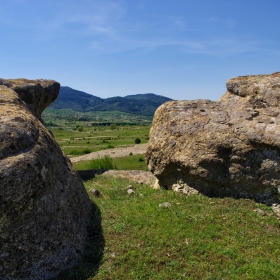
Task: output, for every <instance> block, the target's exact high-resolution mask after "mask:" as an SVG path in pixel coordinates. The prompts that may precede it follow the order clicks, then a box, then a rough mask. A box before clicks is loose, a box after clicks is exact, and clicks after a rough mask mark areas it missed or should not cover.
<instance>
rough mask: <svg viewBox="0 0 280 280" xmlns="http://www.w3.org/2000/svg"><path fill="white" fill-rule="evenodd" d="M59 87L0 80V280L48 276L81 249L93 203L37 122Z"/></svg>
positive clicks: (76, 256)
mask: <svg viewBox="0 0 280 280" xmlns="http://www.w3.org/2000/svg"><path fill="white" fill-rule="evenodd" d="M59 87H60V85H59V83H57V82H55V81H51V80H34V81H30V80H26V79H18V80H3V79H0V244H1V253H0V259H1V262H0V267H1V268H0V279H7V280H12V279H50V278H52V277H54V276H56V275H58V274H59V272H60V271H62V270H64V269H66V268H69V267H71V266H73V265H75V264H76V263H77V261H78V259H79V257H80V256H81V254H82V252H83V250H84V244H85V241H86V237H87V226H88V224H89V221H90V219H91V207H92V202H91V201H90V199H89V197H88V195H87V193H86V191H85V189H84V186H83V183H82V181H81V179H80V178H79V176H78V175H77V174H76V171H75V170H74V168H73V166H72V164H71V162H70V160H69V159H68V158H67V157H66V156H65V155H64V154H63V152H62V151H61V149H60V147H59V146H58V145H57V143H56V142H55V140H54V138H53V136H52V134H51V133H50V132H49V130H48V129H47V128H46V127H45V126H44V125H43V124H42V122H41V121H42V120H41V113H42V111H43V110H44V109H45V108H46V106H48V105H49V104H50V103H51V102H53V101H54V100H55V99H56V97H57V95H58V93H59Z"/></svg>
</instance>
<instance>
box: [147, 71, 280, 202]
mask: <svg viewBox="0 0 280 280" xmlns="http://www.w3.org/2000/svg"><path fill="white" fill-rule="evenodd" d="M226 86H227V92H226V93H225V94H224V95H223V96H222V98H221V99H220V100H218V101H217V102H213V101H210V100H193V101H169V102H167V103H165V104H163V105H162V106H160V107H159V108H158V110H157V111H156V113H155V117H154V120H153V124H152V128H151V131H150V141H149V145H148V148H147V152H146V158H147V162H148V165H149V168H150V170H151V171H152V172H153V173H154V175H155V176H156V177H157V179H158V185H159V186H161V187H165V188H168V189H174V190H176V191H182V192H184V193H195V192H197V191H198V192H201V193H204V194H207V195H210V196H234V197H246V198H253V199H255V200H257V201H262V202H267V203H272V202H273V201H277V200H278V198H279V191H280V137H279V136H280V116H279V113H280V108H279V105H280V73H274V74H271V75H256V76H244V77H238V78H234V79H231V80H229V81H228V82H227V83H226Z"/></svg>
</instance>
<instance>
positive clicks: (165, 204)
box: [158, 202, 171, 207]
mask: <svg viewBox="0 0 280 280" xmlns="http://www.w3.org/2000/svg"><path fill="white" fill-rule="evenodd" d="M158 207H171V204H170V203H169V202H163V203H161V204H159V205H158Z"/></svg>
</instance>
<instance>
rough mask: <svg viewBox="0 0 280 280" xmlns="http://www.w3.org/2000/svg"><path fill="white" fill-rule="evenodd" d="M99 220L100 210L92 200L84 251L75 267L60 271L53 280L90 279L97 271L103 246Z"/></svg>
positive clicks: (101, 257) (103, 239)
mask: <svg viewBox="0 0 280 280" xmlns="http://www.w3.org/2000/svg"><path fill="white" fill-rule="evenodd" d="M101 221H102V217H101V211H100V209H99V208H98V206H97V205H96V204H95V203H94V202H92V219H91V222H90V224H89V226H88V239H87V241H86V244H85V250H84V253H83V255H82V257H81V259H80V261H79V262H78V264H77V265H76V266H75V267H73V268H70V269H68V270H65V271H63V272H61V273H60V274H59V275H58V276H57V277H55V278H53V280H71V279H72V280H86V279H89V278H90V279H92V278H93V277H94V276H95V275H96V274H97V273H98V270H99V267H100V265H101V264H102V259H103V254H104V248H105V238H104V236H103V230H102V226H101Z"/></svg>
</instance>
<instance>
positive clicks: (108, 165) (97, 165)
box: [87, 156, 116, 170]
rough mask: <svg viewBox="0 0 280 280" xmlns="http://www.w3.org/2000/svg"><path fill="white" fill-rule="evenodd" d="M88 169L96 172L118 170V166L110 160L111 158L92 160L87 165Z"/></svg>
mask: <svg viewBox="0 0 280 280" xmlns="http://www.w3.org/2000/svg"><path fill="white" fill-rule="evenodd" d="M87 167H88V169H94V170H109V169H116V166H115V164H114V163H113V160H112V158H110V157H109V156H104V157H99V158H96V159H92V160H90V161H89V162H88V163H87Z"/></svg>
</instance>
